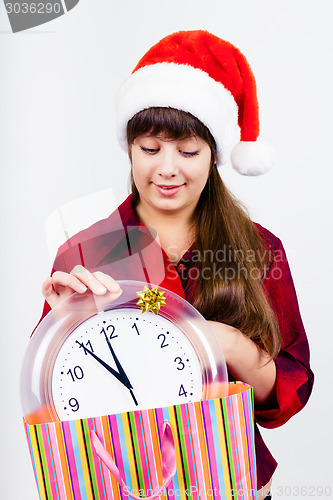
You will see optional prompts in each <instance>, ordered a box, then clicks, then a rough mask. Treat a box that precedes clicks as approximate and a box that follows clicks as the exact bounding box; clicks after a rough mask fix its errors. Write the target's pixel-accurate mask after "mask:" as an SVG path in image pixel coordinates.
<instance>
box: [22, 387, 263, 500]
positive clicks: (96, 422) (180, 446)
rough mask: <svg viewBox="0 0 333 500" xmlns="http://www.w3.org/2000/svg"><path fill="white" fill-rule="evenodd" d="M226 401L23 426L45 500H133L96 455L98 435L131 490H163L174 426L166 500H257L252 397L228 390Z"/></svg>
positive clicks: (142, 492) (249, 390) (239, 390)
mask: <svg viewBox="0 0 333 500" xmlns="http://www.w3.org/2000/svg"><path fill="white" fill-rule="evenodd" d="M230 393H231V395H229V396H228V397H225V398H221V399H214V400H208V401H199V402H197V403H187V404H184V405H177V406H170V407H167V408H157V409H153V410H142V411H135V412H129V413H122V414H118V415H108V416H103V417H97V418H87V419H83V420H75V421H70V422H51V423H47V424H37V425H28V424H27V423H25V429H26V434H27V440H28V445H29V449H30V454H31V459H32V464H33V470H34V474H35V478H36V482H37V487H38V491H39V496H40V500H127V496H126V495H125V494H124V493H123V492H122V491H121V490H120V488H119V485H118V483H117V481H116V480H115V479H114V477H113V476H112V475H111V474H110V472H109V470H108V469H107V468H106V466H105V465H104V464H103V463H102V462H101V460H100V459H99V457H98V456H97V455H96V453H95V450H94V449H93V448H92V445H91V442H90V431H91V430H92V429H93V430H94V431H95V432H96V434H97V436H98V437H99V438H100V440H101V441H102V442H103V444H104V446H105V448H106V449H107V451H108V452H109V453H110V455H111V456H112V457H113V459H114V460H115V462H116V464H117V466H118V469H119V470H120V473H121V475H122V477H123V478H124V480H125V482H126V484H127V486H128V488H129V490H130V491H131V492H132V493H133V494H136V495H140V496H142V497H145V496H149V495H152V494H153V492H154V491H156V490H157V489H158V487H159V485H160V484H162V482H163V481H162V464H161V452H160V434H159V432H160V429H161V427H162V424H163V422H164V420H168V421H169V422H170V424H171V428H172V432H173V436H174V441H175V446H176V458H177V473H176V475H175V476H174V478H173V480H172V482H171V483H170V485H169V486H168V488H167V490H166V491H165V492H164V494H163V495H161V497H160V498H161V500H174V498H176V499H177V500H178V499H179V500H199V499H200V500H201V499H203V500H204V499H209V500H211V499H213V498H214V499H217V500H220V499H228V500H229V499H230V500H231V499H232V500H234V499H242V500H246V499H255V498H256V489H257V488H256V461H255V449H254V423H253V390H252V388H251V387H250V386H248V385H246V384H243V383H241V382H235V383H232V384H230Z"/></svg>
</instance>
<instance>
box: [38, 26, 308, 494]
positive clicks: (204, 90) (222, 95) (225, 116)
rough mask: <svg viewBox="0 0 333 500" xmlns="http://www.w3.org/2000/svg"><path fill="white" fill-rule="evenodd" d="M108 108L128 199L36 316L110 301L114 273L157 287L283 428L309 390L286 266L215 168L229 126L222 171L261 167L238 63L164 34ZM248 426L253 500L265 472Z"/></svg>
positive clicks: (254, 116)
mask: <svg viewBox="0 0 333 500" xmlns="http://www.w3.org/2000/svg"><path fill="white" fill-rule="evenodd" d="M118 102H119V107H118V122H119V123H118V128H119V136H120V140H121V141H122V143H124V140H126V148H127V150H128V153H129V157H130V160H131V183H132V194H131V195H130V196H129V197H128V198H127V199H126V200H125V202H124V203H123V204H122V205H121V206H120V207H119V208H118V210H117V211H116V212H115V213H113V214H111V216H110V217H109V218H108V219H105V220H103V221H99V222H98V223H96V224H94V225H93V226H91V227H90V228H88V229H86V230H84V231H82V232H81V233H79V234H78V235H76V236H74V237H73V238H71V239H70V240H69V241H68V242H67V243H65V245H63V246H62V247H61V248H60V249H59V251H58V255H57V258H56V260H55V264H54V269H53V270H52V273H51V276H50V277H49V278H47V279H46V281H45V282H44V283H43V294H44V297H45V299H46V302H45V307H44V312H43V316H45V315H46V314H47V312H48V311H49V310H50V308H53V307H54V306H56V305H57V304H58V303H59V302H60V301H62V300H63V299H64V298H66V297H67V296H68V295H70V294H72V293H74V292H78V293H85V291H86V290H87V289H90V290H92V292H93V293H95V294H105V293H106V292H110V294H111V296H112V297H114V298H116V297H117V296H119V294H120V293H121V290H120V287H119V285H118V283H117V280H119V279H138V280H144V281H149V282H150V283H154V284H158V285H161V286H164V287H166V288H169V289H171V290H172V291H174V292H175V293H178V294H179V295H181V296H182V297H185V298H186V299H187V300H188V301H189V302H191V303H192V304H193V305H194V306H195V307H196V308H197V309H198V310H199V311H200V312H201V313H202V314H203V316H204V317H205V318H206V319H207V320H208V321H209V322H210V325H211V327H212V329H213V331H214V332H215V334H216V336H217V338H218V340H219V342H220V345H221V347H222V350H223V352H224V355H225V359H226V363H227V367H228V371H229V376H230V378H231V379H236V380H242V381H244V382H247V383H249V384H250V385H252V386H253V388H254V399H255V418H256V422H257V423H259V424H260V425H262V426H264V427H268V428H272V427H277V426H280V425H282V424H283V423H285V422H286V421H287V420H288V419H289V418H290V417H291V416H292V415H294V414H295V413H296V412H298V411H299V410H301V408H302V407H303V406H304V405H305V404H306V402H307V400H308V398H309V396H310V393H311V389H312V384H313V374H312V372H311V370H310V366H309V349H308V343H307V339H306V335H305V332H304V328H303V324H302V320H301V317H300V313H299V309H298V304H297V298H296V294H295V290H294V286H293V282H292V278H291V274H290V270H289V266H288V263H287V259H286V255H285V252H284V250H283V247H282V244H281V242H280V240H279V239H278V238H276V237H275V236H274V235H273V234H272V233H270V232H269V231H267V230H266V229H264V228H263V227H261V226H260V225H258V224H255V223H253V222H252V221H251V220H250V218H249V217H248V215H247V213H246V211H245V210H244V209H243V208H242V206H241V205H240V204H239V203H238V202H237V201H236V200H235V198H234V197H233V196H232V195H231V194H230V192H229V191H228V190H227V189H226V187H225V185H224V184H223V182H222V180H221V177H220V175H219V172H218V170H217V165H218V164H219V163H224V162H225V161H226V160H227V159H228V158H229V157H230V151H231V149H232V146H233V144H234V133H235V129H236V127H237V124H238V126H239V128H240V132H241V142H240V143H239V144H238V145H237V146H236V149H233V151H232V153H231V159H232V163H233V166H234V167H235V168H236V169H237V170H238V171H240V172H241V173H243V174H244V173H245V174H248V175H254V174H258V173H262V172H263V171H264V170H265V169H266V168H267V166H269V163H270V159H269V154H268V149H267V148H265V147H262V146H261V149H260V146H259V145H258V144H257V142H256V139H257V137H258V132H259V122H258V107H257V100H256V90H255V82H254V77H253V74H252V72H251V69H250V67H249V65H248V63H247V61H246V59H245V58H244V56H243V55H242V54H241V53H240V52H239V51H238V50H237V49H236V48H235V47H233V46H232V45H231V44H229V43H228V42H224V41H223V40H220V39H219V38H217V37H215V36H213V35H211V34H210V33H207V32H205V31H195V32H179V33H175V34H173V35H170V36H168V37H166V38H165V39H163V40H161V41H160V42H159V43H158V44H156V45H155V46H154V47H152V48H151V49H150V50H149V51H148V52H147V54H145V56H144V57H143V58H142V59H141V61H140V62H139V64H138V65H137V67H136V68H135V70H134V72H133V74H132V75H131V77H130V78H129V79H128V81H127V82H125V84H124V86H123V87H122V89H121V92H120V95H119V100H118ZM253 150H254V151H253ZM43 316H42V317H43ZM255 428H256V453H257V468H258V488H259V493H258V498H260V499H261V498H265V497H266V495H267V492H268V491H269V487H270V484H271V478H272V474H273V472H274V470H275V467H276V465H277V464H276V462H275V460H274V458H273V457H272V456H271V454H270V452H269V451H268V449H267V448H266V446H265V444H264V442H263V440H262V438H261V436H260V434H259V431H258V427H257V425H256V427H255ZM267 498H269V496H268V497H267Z"/></svg>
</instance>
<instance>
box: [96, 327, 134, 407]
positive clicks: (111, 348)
mask: <svg viewBox="0 0 333 500" xmlns="http://www.w3.org/2000/svg"><path fill="white" fill-rule="evenodd" d="M101 333H103V334H104V337H105V340H106V343H107V345H108V346H109V349H110V351H111V354H112V357H113V359H114V362H115V363H116V366H117V368H118V370H119V373H120V374H121V376H122V377H123V378H124V381H125V382H127V385H126V384H125V385H126V387H127V388H128V390H129V391H130V393H131V396H132V398H133V401H134V403H135V405H136V406H138V402H137V400H136V397H135V396H134V393H133V391H132V389H133V386H132V384H131V382H130V381H129V379H128V377H127V375H126V373H125V370H124V369H123V367H122V366H121V364H120V362H119V359H118V358H117V356H116V353H115V352H114V349H113V347H112V345H111V342H110V339H109V337H108V335H107V333H106V331H105V329H104V328H102V331H101Z"/></svg>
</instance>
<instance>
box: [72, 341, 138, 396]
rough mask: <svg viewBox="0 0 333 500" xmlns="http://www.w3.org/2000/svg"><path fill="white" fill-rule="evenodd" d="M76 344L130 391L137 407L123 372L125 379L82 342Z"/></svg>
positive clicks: (130, 386)
mask: <svg viewBox="0 0 333 500" xmlns="http://www.w3.org/2000/svg"><path fill="white" fill-rule="evenodd" d="M76 343H77V344H79V346H80V347H83V350H84V352H88V353H89V354H90V356H92V357H93V358H94V359H96V361H98V362H99V363H100V364H101V365H102V366H104V368H106V369H107V370H108V371H109V372H110V373H112V375H113V376H114V377H116V379H118V380H119V382H121V383H122V384H123V385H124V386H125V387H126V388H127V389H128V390H129V391H130V394H131V396H132V398H133V401H134V403H135V405H136V406H138V402H137V400H136V397H135V396H134V393H133V391H132V389H133V387H132V385H131V384H130V381H129V380H128V378H127V377H126V374H125V372H124V371H123V370H122V371H123V373H124V374H125V377H124V375H123V373H121V374H120V373H118V372H117V371H116V370H114V369H113V368H112V367H111V366H109V365H108V364H107V363H105V361H103V360H102V359H101V358H99V357H98V356H96V354H94V353H93V352H92V351H90V349H87V347H86V346H85V345H84V344H83V342H79V341H77V340H76ZM115 361H116V360H115ZM118 363H119V361H118ZM119 364H120V363H119Z"/></svg>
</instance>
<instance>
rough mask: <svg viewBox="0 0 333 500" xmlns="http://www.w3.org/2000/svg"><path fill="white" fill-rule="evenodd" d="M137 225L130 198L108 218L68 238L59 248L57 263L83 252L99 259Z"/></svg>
mask: <svg viewBox="0 0 333 500" xmlns="http://www.w3.org/2000/svg"><path fill="white" fill-rule="evenodd" d="M135 224H136V221H135V220H134V218H133V209H132V208H131V200H130V197H128V198H126V200H125V201H124V202H123V203H122V204H121V205H119V206H118V207H117V208H116V209H115V210H114V211H113V212H112V213H111V214H110V215H109V216H108V217H106V218H105V219H101V220H99V221H97V222H95V223H93V224H92V225H90V226H89V227H87V228H85V229H83V230H81V231H79V232H77V233H76V234H74V235H73V236H71V237H70V238H68V239H67V240H66V241H65V243H63V244H62V245H61V246H60V247H59V249H58V252H57V257H56V261H57V260H59V258H65V259H68V258H69V257H70V256H71V255H72V254H73V255H76V254H77V253H78V252H80V253H82V250H85V253H86V254H89V255H90V254H93V253H95V255H96V258H98V255H99V253H100V252H103V251H104V250H105V248H107V247H108V246H110V245H111V244H112V242H113V241H114V240H117V241H119V239H121V237H124V235H125V233H126V228H127V227H129V226H134V225H135ZM104 247H105V248H104Z"/></svg>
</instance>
